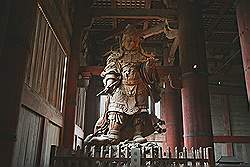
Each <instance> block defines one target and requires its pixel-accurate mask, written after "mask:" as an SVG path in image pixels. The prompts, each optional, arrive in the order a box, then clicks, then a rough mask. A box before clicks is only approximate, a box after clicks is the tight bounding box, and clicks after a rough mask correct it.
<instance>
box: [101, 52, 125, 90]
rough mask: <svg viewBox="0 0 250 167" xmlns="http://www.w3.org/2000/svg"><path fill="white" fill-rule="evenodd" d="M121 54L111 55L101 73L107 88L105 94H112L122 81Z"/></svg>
mask: <svg viewBox="0 0 250 167" xmlns="http://www.w3.org/2000/svg"><path fill="white" fill-rule="evenodd" d="M118 54H119V53H117V52H115V53H111V55H110V56H109V57H108V59H107V64H106V66H105V68H104V70H103V72H102V73H101V76H102V77H103V83H104V86H105V89H104V90H105V93H112V92H113V91H114V89H115V88H116V87H117V85H119V83H120V80H121V74H120V64H119V62H118V58H119V55H118Z"/></svg>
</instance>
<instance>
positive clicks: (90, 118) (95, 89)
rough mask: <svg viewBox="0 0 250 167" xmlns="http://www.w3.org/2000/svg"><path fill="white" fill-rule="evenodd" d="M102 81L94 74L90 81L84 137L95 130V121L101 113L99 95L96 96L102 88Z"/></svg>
mask: <svg viewBox="0 0 250 167" xmlns="http://www.w3.org/2000/svg"><path fill="white" fill-rule="evenodd" d="M100 81H101V79H100V78H98V77H96V76H93V77H92V78H91V79H90V81H89V86H88V88H87V96H86V110H85V115H84V137H86V136H87V135H89V134H91V133H93V132H94V126H95V123H96V121H97V119H98V118H99V115H100V114H99V111H100V110H99V106H100V105H99V97H97V96H96V95H97V93H99V90H100V86H99V82H100Z"/></svg>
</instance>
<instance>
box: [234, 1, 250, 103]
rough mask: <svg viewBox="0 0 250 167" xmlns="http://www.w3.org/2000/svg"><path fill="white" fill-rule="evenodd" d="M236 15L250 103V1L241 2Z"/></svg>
mask: <svg viewBox="0 0 250 167" xmlns="http://www.w3.org/2000/svg"><path fill="white" fill-rule="evenodd" d="M236 14H237V22H238V30H239V36H240V44H241V52H242V60H243V68H244V72H245V81H246V88H247V95H248V102H250V70H249V69H250V19H249V18H250V1H249V0H240V1H239V2H238V6H237V8H236Z"/></svg>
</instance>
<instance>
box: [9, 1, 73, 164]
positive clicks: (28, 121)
mask: <svg viewBox="0 0 250 167" xmlns="http://www.w3.org/2000/svg"><path fill="white" fill-rule="evenodd" d="M50 3H51V2H50ZM43 5H44V4H43ZM50 5H51V4H50ZM37 7H38V8H39V9H38V10H37V13H36V16H35V17H36V26H35V27H34V30H33V32H30V33H32V42H31V46H30V48H29V55H28V61H27V67H26V75H25V84H24V87H23V93H22V98H21V107H20V114H19V120H18V128H17V141H16V144H15V152H14V156H13V163H12V166H13V167H26V166H29V167H32V166H34V167H35V166H41V167H47V166H48V164H49V156H50V147H51V145H59V142H60V135H61V131H62V127H63V113H62V108H63V107H62V100H63V96H64V95H63V89H64V88H65V86H64V82H63V81H64V79H65V75H66V74H65V73H66V71H65V69H66V62H67V61H66V60H67V56H68V55H67V53H68V52H66V50H69V49H70V48H67V49H65V48H64V47H65V46H66V45H65V44H64V45H63V44H62V43H61V42H60V39H59V38H58V36H57V35H58V34H60V33H62V32H63V31H62V32H60V33H57V32H55V29H56V28H55V29H54V28H52V27H54V26H55V27H58V26H57V24H56V23H55V22H51V20H49V17H47V16H48V13H46V11H47V10H43V9H42V6H40V4H38V6H37ZM59 14H60V12H59ZM62 20H64V21H65V20H67V17H65V18H63V19H62ZM52 21H53V20H52ZM66 23H67V21H65V22H64V24H66ZM69 27H70V26H69ZM65 36H66V37H67V35H65ZM68 41H69V40H68ZM64 43H66V42H64Z"/></svg>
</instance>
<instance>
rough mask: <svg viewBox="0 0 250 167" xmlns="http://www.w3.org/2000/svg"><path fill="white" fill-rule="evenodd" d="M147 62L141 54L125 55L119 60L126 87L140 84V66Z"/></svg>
mask: <svg viewBox="0 0 250 167" xmlns="http://www.w3.org/2000/svg"><path fill="white" fill-rule="evenodd" d="M145 61H146V57H145V56H144V55H142V54H141V53H131V54H129V53H125V54H124V55H123V57H122V58H121V59H120V60H119V63H120V64H121V74H122V83H123V84H125V85H135V84H139V82H140V80H141V77H140V65H141V64H142V63H143V62H145Z"/></svg>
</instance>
